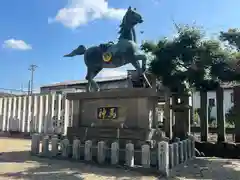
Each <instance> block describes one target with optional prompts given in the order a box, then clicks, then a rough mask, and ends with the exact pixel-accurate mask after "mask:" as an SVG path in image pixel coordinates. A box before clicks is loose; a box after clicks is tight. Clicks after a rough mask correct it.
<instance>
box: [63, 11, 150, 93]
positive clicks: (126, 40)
mask: <svg viewBox="0 0 240 180" xmlns="http://www.w3.org/2000/svg"><path fill="white" fill-rule="evenodd" d="M142 22H143V19H142V16H141V15H140V14H139V13H137V12H136V10H135V9H132V8H131V7H129V8H128V10H127V12H126V14H125V15H124V17H123V20H122V23H121V24H120V31H119V32H118V33H119V34H120V36H119V38H118V42H117V43H113V42H108V43H106V44H100V45H99V46H92V47H89V48H86V47H85V46H84V45H80V46H79V47H78V48H77V49H75V50H73V51H72V52H71V53H69V54H66V55H64V57H73V56H77V55H83V54H84V61H85V64H86V66H87V75H86V80H88V85H87V88H86V90H87V92H90V91H93V88H92V85H94V86H95V88H94V90H96V91H99V90H100V88H99V86H98V84H97V83H96V82H95V81H94V80H93V78H94V77H95V76H96V75H97V74H98V73H99V72H100V71H101V70H102V69H103V68H116V67H120V66H123V65H126V64H129V63H131V64H132V65H133V66H134V67H135V68H136V70H137V72H138V75H139V77H140V76H141V75H143V73H144V71H145V69H146V61H147V58H146V55H145V54H143V53H141V52H140V49H139V47H138V46H137V44H136V34H135V29H134V27H135V26H136V25H137V24H139V23H142ZM139 60H141V61H142V67H140V63H139Z"/></svg>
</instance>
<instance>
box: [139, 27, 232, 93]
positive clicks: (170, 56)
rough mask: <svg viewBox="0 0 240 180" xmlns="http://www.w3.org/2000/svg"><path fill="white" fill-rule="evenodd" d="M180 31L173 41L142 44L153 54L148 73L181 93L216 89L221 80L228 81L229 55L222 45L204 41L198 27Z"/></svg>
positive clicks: (181, 28)
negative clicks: (191, 89)
mask: <svg viewBox="0 0 240 180" xmlns="http://www.w3.org/2000/svg"><path fill="white" fill-rule="evenodd" d="M177 30H178V33H177V36H176V37H175V38H173V39H167V38H163V39H161V40H159V41H158V42H157V43H152V42H145V43H144V44H143V45H142V49H143V50H144V51H145V52H147V53H152V54H153V55H154V57H155V58H153V59H152V61H151V62H150V64H149V70H150V71H151V72H152V73H153V74H155V75H156V76H157V77H158V78H159V79H160V80H161V81H162V83H163V85H164V86H166V87H169V88H170V89H171V91H172V92H176V93H180V94H181V93H184V92H187V91H188V90H189V89H190V88H195V89H197V90H212V89H216V87H217V86H218V85H219V82H220V80H221V81H228V79H229V78H227V77H228V75H226V73H229V74H230V72H231V71H230V69H228V68H229V67H228V61H230V54H229V53H228V52H227V51H225V50H224V49H223V48H222V46H221V42H220V41H218V40H211V39H210V40H205V39H204V33H203V32H202V31H200V30H199V29H197V28H195V27H189V26H183V27H177ZM220 67H221V68H220ZM226 70H227V71H226ZM228 71H229V72H228Z"/></svg>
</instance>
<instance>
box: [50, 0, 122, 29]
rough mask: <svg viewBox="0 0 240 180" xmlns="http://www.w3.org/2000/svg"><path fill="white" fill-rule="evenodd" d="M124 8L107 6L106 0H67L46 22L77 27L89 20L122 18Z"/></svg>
mask: <svg viewBox="0 0 240 180" xmlns="http://www.w3.org/2000/svg"><path fill="white" fill-rule="evenodd" d="M125 12H126V10H125V9H116V8H111V7H109V4H108V2H107V1H106V0H68V4H67V5H66V6H65V7H64V8H62V9H60V10H59V11H58V12H57V15H56V16H55V17H54V18H49V19H48V22H49V23H53V22H59V23H62V24H63V25H64V26H66V27H69V28H72V29H74V28H77V27H79V26H81V25H83V24H87V23H88V22H89V21H93V20H95V19H101V18H109V19H118V20H119V19H122V17H123V15H124V13H125Z"/></svg>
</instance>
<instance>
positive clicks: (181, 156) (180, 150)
mask: <svg viewBox="0 0 240 180" xmlns="http://www.w3.org/2000/svg"><path fill="white" fill-rule="evenodd" d="M178 146H179V148H178V150H179V162H180V163H183V162H184V155H183V154H184V152H183V142H182V141H180V142H179V143H178Z"/></svg>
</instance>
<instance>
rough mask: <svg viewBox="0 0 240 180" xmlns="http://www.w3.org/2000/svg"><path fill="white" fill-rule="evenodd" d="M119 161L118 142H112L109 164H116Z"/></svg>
mask: <svg viewBox="0 0 240 180" xmlns="http://www.w3.org/2000/svg"><path fill="white" fill-rule="evenodd" d="M118 161H119V144H118V143H117V142H114V143H112V144H111V164H112V165H116V164H118Z"/></svg>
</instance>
